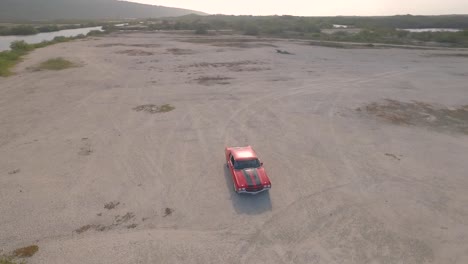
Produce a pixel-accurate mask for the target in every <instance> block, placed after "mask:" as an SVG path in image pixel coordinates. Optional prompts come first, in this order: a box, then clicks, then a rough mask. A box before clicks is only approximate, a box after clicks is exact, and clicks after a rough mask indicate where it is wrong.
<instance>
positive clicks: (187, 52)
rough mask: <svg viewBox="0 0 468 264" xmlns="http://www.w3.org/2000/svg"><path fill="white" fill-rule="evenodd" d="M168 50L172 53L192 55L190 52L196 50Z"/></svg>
mask: <svg viewBox="0 0 468 264" xmlns="http://www.w3.org/2000/svg"><path fill="white" fill-rule="evenodd" d="M167 52H168V53H170V54H172V55H190V54H195V51H193V50H190V49H177V48H175V49H167Z"/></svg>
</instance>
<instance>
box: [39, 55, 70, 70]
mask: <svg viewBox="0 0 468 264" xmlns="http://www.w3.org/2000/svg"><path fill="white" fill-rule="evenodd" d="M74 67H78V65H77V64H75V63H73V62H71V61H69V60H66V59H64V58H60V57H59V58H53V59H49V60H46V61H44V62H41V63H40V64H39V65H37V66H36V67H33V70H35V71H44V70H48V71H60V70H65V69H69V68H74Z"/></svg>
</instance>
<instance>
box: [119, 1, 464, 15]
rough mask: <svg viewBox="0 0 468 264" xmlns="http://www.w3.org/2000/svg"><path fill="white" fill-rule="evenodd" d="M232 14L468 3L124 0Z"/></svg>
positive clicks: (423, 8)
mask: <svg viewBox="0 0 468 264" xmlns="http://www.w3.org/2000/svg"><path fill="white" fill-rule="evenodd" d="M128 1H132V2H140V3H145V4H155V5H162V6H171V7H181V8H187V9H193V10H198V11H203V12H206V13H210V14H234V15H275V14H277V15H298V16H335V15H362V16H369V15H395V14H416V15H439V14H468V0H281V1H278V0H230V1H227V0H226V1H222V0H128Z"/></svg>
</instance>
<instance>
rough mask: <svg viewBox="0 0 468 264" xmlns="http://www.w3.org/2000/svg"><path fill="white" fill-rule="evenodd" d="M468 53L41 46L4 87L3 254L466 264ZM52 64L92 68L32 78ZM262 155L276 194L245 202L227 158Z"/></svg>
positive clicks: (259, 45)
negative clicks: (241, 149) (28, 249)
mask: <svg viewBox="0 0 468 264" xmlns="http://www.w3.org/2000/svg"><path fill="white" fill-rule="evenodd" d="M276 49H280V50H285V51H288V52H289V53H291V54H289V55H288V54H280V53H277V51H276ZM466 54H468V52H466V51H446V50H409V49H385V48H368V49H364V48H360V49H354V48H350V49H338V48H327V47H318V46H311V45H308V43H307V42H300V41H294V40H289V41H288V40H272V39H261V38H258V39H257V38H247V37H243V36H234V35H230V36H198V37H197V36H194V35H177V34H169V33H152V34H145V33H126V34H114V35H109V36H106V37H100V38H92V39H86V40H80V41H74V42H69V43H63V44H58V45H54V46H49V47H46V48H43V49H38V50H36V51H34V52H32V53H31V54H29V55H28V56H27V57H26V58H25V60H24V61H23V62H22V63H20V64H19V65H18V66H17V68H16V69H15V71H16V73H17V74H16V75H14V76H11V77H8V78H0V94H1V96H0V255H1V254H8V253H9V252H11V251H13V250H15V249H17V248H21V247H25V246H29V245H37V246H38V247H39V251H38V252H37V253H36V254H35V255H34V256H33V257H31V258H29V259H26V260H27V262H28V263H44V264H46V263H47V264H51V263H61V264H63V263H67V264H75V263H76V264H78V263H79V264H81V263H96V264H97V263H99V264H105V263H109V264H110V263H112V264H119V263H122V264H124V263H125V264H127V263H200V264H201V263H203V264H206V263H216V264H219V263H256V264H259V263H268V264H273V263H304V264H306V263H307V264H313V263H356V264H358V263H359V264H361V263H460V264H462V263H468V106H467V105H468V57H466ZM463 55H464V56H463ZM54 57H63V58H66V59H68V60H70V61H73V62H74V63H76V64H77V65H79V67H75V68H71V69H67V70H63V71H34V70H31V67H33V66H35V65H37V64H38V63H40V62H42V61H44V60H47V59H50V58H54ZM166 104H168V105H170V106H172V107H174V109H173V110H172V111H168V112H162V113H158V111H151V110H158V109H159V108H158V107H160V106H162V105H166ZM139 106H142V107H140V108H137V107H139ZM145 106H146V107H145ZM140 110H141V111H140ZM169 110H170V109H169ZM248 144H250V145H252V146H253V147H254V148H255V149H256V150H257V152H258V154H259V156H260V158H261V159H262V161H263V162H264V163H265V167H266V170H267V172H268V174H269V176H270V178H271V181H272V185H273V186H272V189H271V191H270V192H269V193H262V194H260V195H257V196H249V195H237V194H235V193H234V192H233V190H232V180H231V178H230V175H229V173H228V171H227V170H226V169H225V160H224V147H225V146H242V145H248Z"/></svg>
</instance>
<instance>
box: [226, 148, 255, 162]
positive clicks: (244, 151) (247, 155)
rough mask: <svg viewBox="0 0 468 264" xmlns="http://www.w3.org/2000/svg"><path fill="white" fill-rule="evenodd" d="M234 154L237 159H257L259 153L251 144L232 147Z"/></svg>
mask: <svg viewBox="0 0 468 264" xmlns="http://www.w3.org/2000/svg"><path fill="white" fill-rule="evenodd" d="M231 153H232V156H233V157H234V159H235V160H246V159H256V158H257V153H255V151H254V150H253V148H252V147H251V146H247V147H235V148H231Z"/></svg>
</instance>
